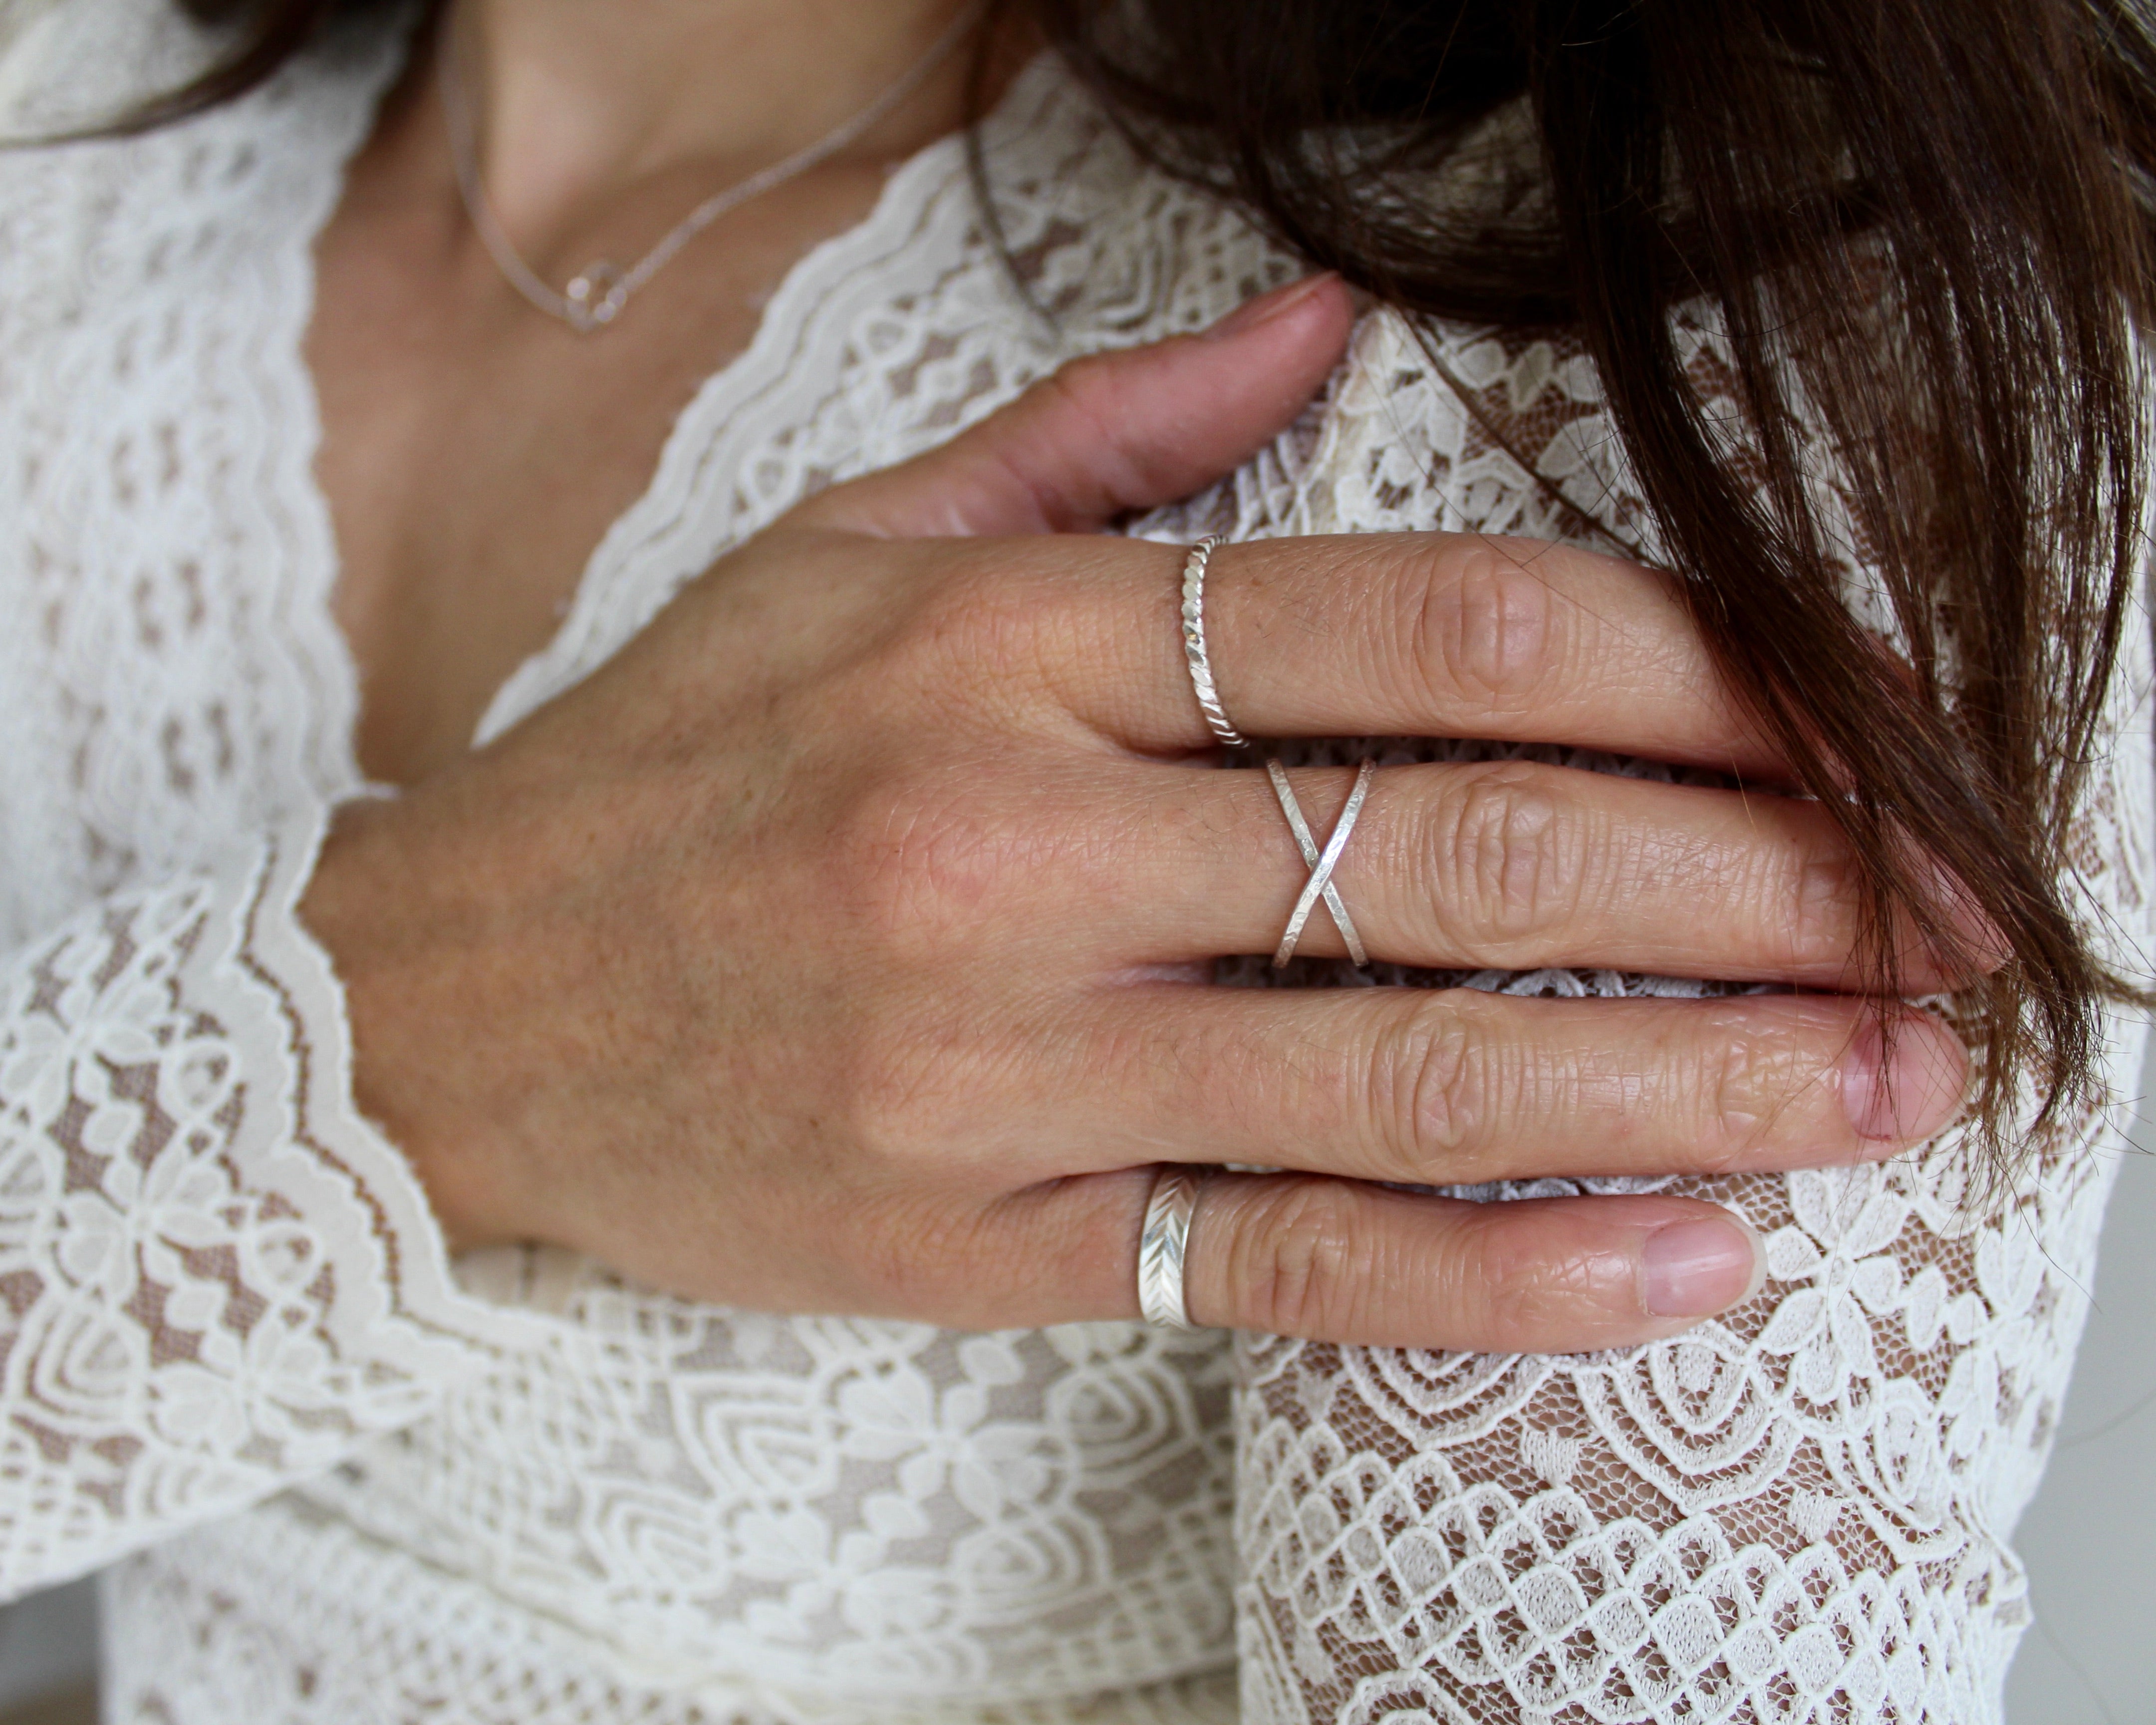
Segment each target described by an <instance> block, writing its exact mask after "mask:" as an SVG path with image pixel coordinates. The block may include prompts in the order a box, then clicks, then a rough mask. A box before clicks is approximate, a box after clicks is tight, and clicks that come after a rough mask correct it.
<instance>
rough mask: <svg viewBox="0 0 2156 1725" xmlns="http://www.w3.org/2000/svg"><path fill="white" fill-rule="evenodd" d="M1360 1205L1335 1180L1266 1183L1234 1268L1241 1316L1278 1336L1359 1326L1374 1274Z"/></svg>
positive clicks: (1247, 1212)
mask: <svg viewBox="0 0 2156 1725" xmlns="http://www.w3.org/2000/svg"><path fill="white" fill-rule="evenodd" d="M1362 1208H1363V1207H1362V1205H1361V1204H1359V1203H1358V1201H1357V1199H1356V1197H1355V1194H1354V1193H1353V1190H1352V1189H1350V1188H1348V1187H1347V1186H1346V1185H1344V1184H1342V1183H1340V1182H1338V1181H1336V1180H1317V1179H1298V1178H1293V1177H1291V1176H1281V1177H1276V1178H1274V1179H1271V1180H1269V1181H1266V1182H1265V1183H1264V1185H1263V1187H1262V1188H1261V1189H1260V1195H1259V1196H1258V1197H1257V1198H1255V1199H1253V1200H1252V1201H1251V1202H1250V1203H1249V1204H1246V1205H1245V1206H1244V1207H1243V1213H1242V1215H1241V1217H1240V1221H1241V1223H1242V1224H1243V1225H1242V1226H1241V1228H1240V1230H1239V1232H1238V1234H1237V1237H1236V1240H1235V1247H1234V1250H1233V1251H1232V1254H1231V1258H1230V1262H1229V1276H1230V1277H1231V1279H1232V1284H1233V1291H1232V1294H1231V1298H1232V1299H1233V1300H1234V1301H1235V1307H1236V1309H1237V1310H1238V1312H1240V1313H1241V1315H1242V1317H1241V1322H1242V1323H1243V1324H1244V1325H1245V1326H1246V1327H1250V1328H1253V1329H1258V1330H1262V1331H1265V1332H1269V1333H1270V1334H1273V1335H1276V1336H1309V1337H1339V1336H1344V1335H1349V1334H1353V1333H1354V1332H1355V1331H1356V1330H1357V1329H1358V1327H1359V1319H1360V1317H1361V1314H1362V1312H1363V1307H1365V1305H1366V1304H1367V1302H1368V1290H1369V1281H1370V1276H1369V1271H1370V1248H1369V1246H1368V1243H1367V1241H1366V1240H1365V1239H1364V1238H1363V1235H1364V1230H1363V1229H1362V1228H1360V1227H1358V1222H1359V1221H1360V1220H1362V1219H1363V1218H1362V1216H1361V1210H1362Z"/></svg>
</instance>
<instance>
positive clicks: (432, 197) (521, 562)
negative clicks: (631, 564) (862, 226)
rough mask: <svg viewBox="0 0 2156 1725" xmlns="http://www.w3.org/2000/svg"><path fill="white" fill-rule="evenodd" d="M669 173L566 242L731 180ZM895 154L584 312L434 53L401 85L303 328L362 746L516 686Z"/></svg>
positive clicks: (839, 170)
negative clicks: (513, 226) (676, 436)
mask: <svg viewBox="0 0 2156 1725" xmlns="http://www.w3.org/2000/svg"><path fill="white" fill-rule="evenodd" d="M728 177H729V176H728V172H727V170H726V169H725V168H723V167H713V166H701V167H690V168H684V169H677V170H672V171H669V172H664V173H660V174H657V175H654V176H653V177H649V179H648V180H646V181H645V182H640V183H639V184H637V185H634V186H633V187H629V189H628V190H627V191H625V192H624V193H622V195H621V196H619V198H614V199H612V200H610V201H608V203H606V204H605V206H604V207H603V208H598V209H597V210H595V211H594V212H593V215H592V218H591V221H590V225H589V229H588V233H586V232H585V231H583V230H582V229H580V230H579V232H578V233H577V234H576V235H575V236H574V237H572V238H571V239H568V240H567V241H565V242H564V243H563V244H562V255H561V256H559V257H534V258H531V259H530V260H529V261H531V264H533V266H534V268H535V269H536V270H537V271H538V273H539V275H540V276H541V278H542V280H551V281H554V282H557V283H558V282H559V281H562V280H566V279H567V276H568V275H572V274H573V273H574V272H575V270H577V268H578V267H580V266H581V265H582V264H583V263H585V262H587V261H589V260H590V259H593V258H596V257H608V258H611V259H613V260H615V261H616V262H617V263H620V264H627V263H629V262H632V261H634V259H635V258H637V257H638V256H640V255H641V254H642V253H643V252H644V250H645V249H648V248H649V246H651V245H652V244H654V243H655V242H656V241H657V240H658V239H659V238H660V236H661V235H663V234H665V233H666V232H667V230H668V229H669V228H670V227H671V226H672V225H673V223H675V222H678V221H679V220H680V219H681V218H682V217H683V216H684V215H685V214H686V213H687V212H688V211H689V210H690V209H691V208H695V206H696V203H698V202H699V201H700V200H701V199H702V198H706V197H708V196H710V195H711V193H712V192H714V191H716V190H717V189H718V188H719V187H722V186H724V185H725V184H726V183H727V182H728ZM883 181H884V169H883V167H882V165H881V163H880V162H877V161H868V162H834V163H829V164H826V165H824V167H820V168H819V169H817V170H815V171H814V172H811V173H808V174H805V175H803V176H802V177H800V178H798V179H796V180H793V181H792V182H788V184H786V185H784V186H783V187H779V188H778V189H777V190H775V191H774V192H773V193H768V194H767V195H766V196H764V197H763V198H758V199H757V200H755V201H753V202H752V203H749V204H747V205H745V206H743V207H742V208H739V209H737V210H735V211H733V212H732V213H730V214H729V215H728V216H726V218H723V219H721V221H720V222H718V223H716V224H714V225H713V226H712V227H711V228H708V229H706V231H705V232H704V233H703V234H701V235H699V236H698V237H697V238H696V239H695V240H694V241H693V242H692V243H691V244H690V245H689V246H688V248H687V249H685V250H684V251H683V252H682V253H681V254H680V255H679V256H678V257H676V258H675V259H674V260H673V261H672V262H671V263H670V264H668V265H667V266H666V267H665V269H663V270H660V272H659V274H658V275H656V276H654V278H653V279H652V280H651V281H650V282H649V285H647V286H646V287H645V288H644V290H642V291H641V292H640V293H639V294H638V295H636V296H635V297H634V299H633V300H631V301H630V303H629V305H628V307H627V309H626V310H625V311H624V312H623V313H622V315H621V316H620V318H619V321H616V322H615V323H613V325H611V326H608V327H606V328H604V329H603V330H600V331H597V332H595V333H593V334H590V335H582V334H579V333H577V331H574V330H572V329H571V328H570V327H569V326H567V325H566V324H564V323H561V322H559V321H556V320H555V319H553V318H551V317H548V316H546V315H544V314H543V313H542V312H541V311H538V310H536V308H534V307H533V306H531V305H529V304H528V303H527V302H526V301H525V300H523V299H522V298H521V297H520V296H519V295H517V294H516V291H515V290H513V289H511V287H510V285H508V284H507V282H506V281H505V280H503V279H502V276H501V275H500V271H499V270H497V269H496V267H495V264H494V263H493V261H492V260H491V259H490V258H489V257H488V256H487V254H486V253H485V250H484V249H482V248H481V246H480V243H479V241H478V239H477V237H476V236H475V234H474V232H473V230H472V228H471V224H470V221H469V219H468V218H467V217H466V216H465V212H464V209H463V207H462V205H461V203H460V202H459V199H458V197H457V193H456V188H455V181H454V170H453V167H452V162H451V158H450V156H449V145H448V141H447V136H446V134H445V132H444V127H443V125H442V121H441V116H440V111H439V107H438V105H437V104H436V102H435V100H434V93H433V89H432V85H431V81H430V79H429V73H428V69H427V68H426V67H425V66H424V65H423V64H419V65H416V66H415V67H414V68H413V69H412V70H411V71H410V72H409V73H408V74H407V75H406V76H405V78H404V79H403V81H402V82H401V83H400V84H399V85H398V88H397V89H396V90H393V91H392V92H391V94H390V95H389V96H388V99H387V100H385V102H384V104H383V107H382V114H381V117H380V120H379V121H378V123H377V127H376V130H375V131H374V133H373V135H372V137H371V138H370V139H369V141H368V142H367V144H366V146H364V147H363V148H362V150H361V151H360V152H359V154H358V155H357V157H355V158H354V160H353V162H352V166H351V168H350V171H349V174H348V176H347V179H346V187H345V191H344V195H343V198H342V199H341V203H340V204H339V206H338V208H337V210H336V213H335V214H334V215H333V216H332V218H331V220H330V222H329V223H328V224H327V226H326V228H325V229H324V231H323V233H322V234H321V239H320V240H319V242H318V244H317V246H316V266H317V269H316V302H315V308H314V316H313V320H312V322H311V326H310V328H309V331H308V338H307V362H308V365H309V367H310V369H311V372H312V373H313V377H314V381H315V386H316V394H317V398H318V400H319V403H320V409H321V420H322V442H321V452H320V454H319V457H318V459H317V463H316V477H317V479H318V480H319V481H320V483H321V486H322V489H323V490H324V492H325V493H326V495H327V497H328V500H329V505H330V510H331V516H332V519H333V520H334V522H335V524H336V537H337V547H338V552H339V557H340V572H339V575H338V579H337V585H336V597H335V602H334V608H335V611H336V620H337V624H338V626H339V627H340V628H341V629H342V630H343V632H344V634H345V639H346V642H347V644H349V645H350V647H351V649H352V655H353V657H354V659H355V660H356V661H357V668H358V672H359V678H360V690H361V715H360V721H359V733H358V737H357V752H358V757H359V762H360V765H361V767H362V769H363V770H364V771H365V772H366V773H367V776H368V777H369V778H372V779H374V780H376V781H377V782H380V783H392V784H409V783H414V782H415V781H417V780H418V779H419V778H423V777H425V776H426V775H427V774H428V773H431V772H433V771H434V770H435V769H437V768H440V767H441V766H443V765H444V764H446V763H447V762H449V761H452V760H454V758H456V757H458V756H459V755H460V754H462V753H463V752H465V750H466V749H467V748H468V747H470V742H471V738H472V735H473V732H474V730H475V727H476V726H477V725H478V723H479V721H480V718H481V716H483V714H484V713H485V710H486V707H487V705H488V703H489V702H490V700H491V699H492V698H493V696H494V694H495V691H496V690H497V689H499V688H500V685H501V684H502V683H503V681H504V680H506V678H507V677H508V676H509V675H510V674H511V672H512V671H513V670H515V669H516V666H517V665H520V664H521V662H522V661H523V660H525V659H526V658H527V657H528V656H530V655H531V654H532V653H534V652H536V651H537V650H538V649H541V648H542V647H543V646H545V645H546V644H547V641H548V640H549V639H551V638H552V634H553V633H554V631H555V629H556V628H557V625H558V623H559V621H560V619H561V617H562V614H563V612H564V611H565V610H566V609H567V606H568V603H569V602H570V600H571V598H572V597H573V595H574V593H575V590H576V584H577V578H578V577H579V576H580V575H581V573H582V572H583V567H584V566H585V564H586V562H588V560H589V558H590V556H591V554H592V552H593V548H594V547H596V546H597V544H598V542H599V540H600V539H601V538H602V537H603V536H604V534H605V532H606V531H607V529H608V526H610V525H611V524H612V523H613V521H614V520H615V518H616V517H617V516H619V515H620V514H621V513H622V512H623V511H624V510H625V509H627V508H628V507H629V506H630V505H631V504H632V503H634V501H636V499H637V498H638V497H639V495H642V493H643V491H644V489H645V488H646V486H647V485H648V484H649V479H650V476H651V474H652V471H653V469H654V466H655V465H656V463H657V461H658V459H659V455H660V450H661V449H662V448H663V446H664V444H665V439H666V435H667V433H668V431H669V429H670V427H671V426H672V424H673V423H674V420H675V417H676V416H677V415H678V414H679V413H680V411H681V409H682V408H683V407H684V406H685V405H686V404H687V403H688V402H689V401H690V398H692V397H693V396H694V394H695V393H696V390H697V388H698V387H699V386H700V385H701V383H702V382H704V381H705V380H706V378H707V377H709V376H710V375H711V373H712V372H715V371H716V370H717V369H719V368H720V367H722V366H724V365H725V364H726V362H728V361H729V360H731V358H733V357H735V356H736V355H737V354H738V353H740V352H742V349H743V348H745V347H747V345H748V344H749V342H750V341H752V340H753V339H754V336H755V333H756V329H757V321H758V318H759V315H760V311H761V307H762V304H763V303H764V301H765V300H767V298H768V296H769V295H770V294H771V292H772V290H773V289H774V288H775V287H776V286H777V285H778V283H779V282H780V280H783V277H784V275H785V274H786V271H787V270H788V268H789V267H790V266H791V265H793V264H794V263H795V262H796V261H797V260H798V259H800V258H801V257H802V256H803V254H805V253H806V252H808V250H809V249H812V248H813V247H814V246H815V245H816V244H818V243H819V242H820V241H822V240H824V239H827V238H829V236H831V235H832V234H837V233H839V232H842V231H844V229H845V228H848V227H850V226H852V225H853V224H855V223H857V222H859V221H860V220H861V219H862V218H864V217H865V216H866V215H867V213H869V211H870V208H872V207H873V205H874V203H875V197H876V195H877V193H878V192H879V191H880V187H881V186H882V184H883Z"/></svg>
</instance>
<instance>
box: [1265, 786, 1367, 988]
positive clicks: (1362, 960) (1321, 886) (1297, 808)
mask: <svg viewBox="0 0 2156 1725" xmlns="http://www.w3.org/2000/svg"><path fill="white" fill-rule="evenodd" d="M1377 770H1378V763H1377V762H1375V761H1365V762H1363V764H1362V766H1361V768H1359V769H1358V771H1357V772H1356V774H1355V788H1353V790H1351V791H1349V792H1348V793H1347V807H1346V808H1345V809H1342V810H1341V811H1340V819H1338V820H1337V821H1335V822H1334V823H1333V824H1332V837H1331V838H1329V839H1327V840H1326V841H1325V849H1324V850H1323V852H1322V853H1321V852H1320V851H1319V850H1318V848H1317V839H1316V838H1315V837H1314V836H1313V835H1312V833H1311V830H1310V823H1309V822H1308V821H1306V820H1305V819H1303V818H1302V804H1301V803H1298V802H1296V799H1295V788H1294V787H1293V786H1292V785H1291V784H1290V783H1288V782H1287V774H1286V772H1284V771H1283V770H1282V769H1281V763H1280V762H1278V761H1276V760H1270V759H1268V760H1267V761H1266V762H1265V772H1266V774H1267V775H1268V776H1269V777H1270V778H1271V780H1272V782H1273V794H1274V795H1275V796H1276V797H1278V798H1280V806H1281V814H1285V815H1286V817H1287V824H1288V825H1289V827H1290V828H1291V829H1293V831H1294V833H1295V842H1296V848H1297V849H1298V850H1301V852H1302V860H1303V861H1304V862H1305V863H1306V864H1307V865H1309V868H1310V879H1309V880H1307V881H1306V882H1305V883H1304V884H1303V889H1302V896H1301V897H1300V898H1298V899H1297V900H1296V901H1295V911H1294V914H1293V915H1292V916H1290V917H1289V918H1288V919H1287V928H1286V932H1284V933H1283V934H1282V935H1281V943H1280V950H1279V951H1277V952H1275V953H1274V954H1273V968H1274V969H1275V970H1278V969H1280V968H1282V967H1283V966H1284V965H1286V963H1287V961H1288V960H1289V959H1290V958H1291V957H1294V956H1295V944H1296V942H1297V941H1299V940H1301V938H1302V929H1303V925H1304V924H1305V923H1306V922H1309V921H1310V913H1311V912H1312V911H1313V910H1315V909H1316V908H1317V901H1318V900H1319V899H1320V898H1321V897H1322V898H1323V899H1324V901H1325V908H1326V909H1327V910H1328V911H1332V921H1333V923H1334V925H1335V926H1336V927H1338V929H1339V930H1340V938H1341V939H1342V940H1343V941H1345V942H1347V956H1348V957H1350V958H1352V959H1353V960H1354V961H1355V963H1357V964H1358V965H1361V964H1368V963H1369V962H1370V955H1369V954H1368V952H1365V951H1363V937H1362V936H1360V935H1359V934H1358V933H1356V932H1355V921H1354V918H1353V917H1352V916H1349V915H1348V914H1347V906H1346V905H1344V904H1342V902H1341V901H1340V889H1339V888H1338V887H1337V886H1334V885H1333V884H1332V870H1334V868H1335V867H1337V865H1338V864H1339V861H1340V854H1341V852H1342V851H1343V850H1346V849H1347V835H1348V834H1351V833H1353V831H1354V830H1355V823H1356V821H1357V820H1358V819H1360V818H1361V815H1362V813H1363V798H1366V797H1368V795H1369V793H1370V779H1371V777H1372V775H1373V774H1374V773H1376V772H1377Z"/></svg>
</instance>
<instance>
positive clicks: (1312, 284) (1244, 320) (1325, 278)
mask: <svg viewBox="0 0 2156 1725" xmlns="http://www.w3.org/2000/svg"><path fill="white" fill-rule="evenodd" d="M1333 280H1337V277H1336V276H1335V275H1333V274H1332V271H1331V270H1325V271H1322V272H1321V273H1320V274H1318V275H1306V276H1304V277H1303V278H1302V280H1300V281H1291V282H1290V283H1288V285H1286V287H1276V288H1275V289H1274V290H1272V291H1271V292H1270V293H1269V294H1260V295H1258V296H1257V298H1256V299H1255V300H1244V301H1243V303H1242V304H1241V305H1238V306H1237V307H1236V308H1235V310H1234V311H1231V312H1229V314H1228V315H1227V316H1225V317H1224V318H1222V319H1221V320H1220V321H1219V322H1218V323H1216V324H1214V326H1213V327H1212V328H1211V329H1209V330H1208V331H1205V335H1206V339H1207V340H1209V341H1219V340H1221V339H1222V338H1223V337H1224V336H1243V335H1248V334H1249V333H1250V331H1252V330H1254V329H1255V328H1257V326H1259V325H1260V324H1262V323H1270V322H1271V321H1273V320H1274V319H1275V318H1276V317H1279V316H1281V315H1282V314H1283V313H1286V312H1289V311H1293V310H1294V309H1295V308H1296V306H1298V305H1301V304H1302V302H1303V301H1304V300H1307V299H1308V298H1309V297H1310V296H1311V295H1312V294H1314V293H1316V292H1317V290H1319V289H1320V288H1322V287H1323V286H1324V285H1326V283H1327V282H1329V281H1333Z"/></svg>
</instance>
